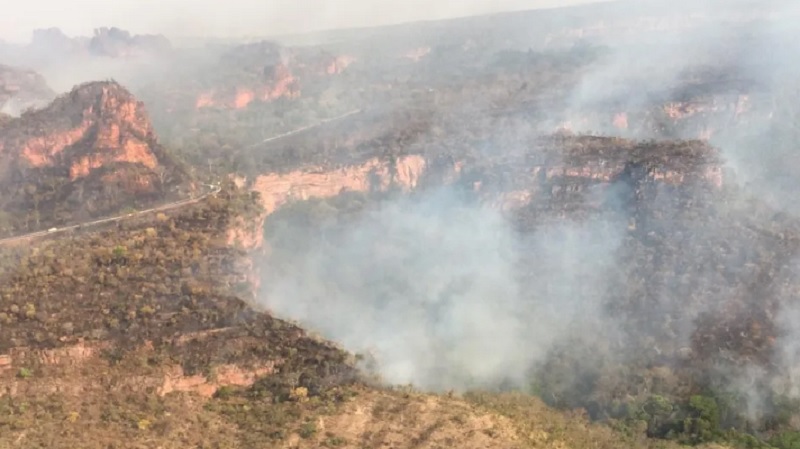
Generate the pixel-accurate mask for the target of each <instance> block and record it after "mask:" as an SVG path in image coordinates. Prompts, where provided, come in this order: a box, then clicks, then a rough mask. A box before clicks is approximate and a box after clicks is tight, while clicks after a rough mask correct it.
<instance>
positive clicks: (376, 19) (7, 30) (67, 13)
mask: <svg viewBox="0 0 800 449" xmlns="http://www.w3.org/2000/svg"><path fill="white" fill-rule="evenodd" d="M593 1H597V0H3V2H4V3H6V2H8V3H9V4H8V5H7V6H4V7H3V14H2V15H1V16H0V39H4V40H10V41H19V42H25V41H28V40H29V39H30V35H31V31H32V30H33V29H34V28H47V27H53V26H56V27H59V28H61V29H62V30H63V31H64V32H65V33H67V34H68V35H78V34H81V35H90V34H91V31H92V29H94V28H96V27H100V26H118V27H120V28H125V29H128V30H130V31H132V32H134V33H163V34H167V35H172V36H181V35H183V36H186V35H194V36H197V35H203V36H241V35H261V36H264V35H274V34H287V33H294V32H305V31H314V30H320V29H330V28H340V27H358V26H369V25H381V24H388V23H399V22H406V21H412V20H425V19H441V18H446V17H456V16H465V15H472V14H482V13H488V12H496V11H504V10H514V9H533V8H548V7H555V6H566V5H575V4H580V3H590V2H593Z"/></svg>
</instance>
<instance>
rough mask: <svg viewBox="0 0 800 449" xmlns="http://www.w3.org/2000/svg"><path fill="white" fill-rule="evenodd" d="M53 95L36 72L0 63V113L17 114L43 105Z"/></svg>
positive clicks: (51, 98) (53, 96) (54, 94)
mask: <svg viewBox="0 0 800 449" xmlns="http://www.w3.org/2000/svg"><path fill="white" fill-rule="evenodd" d="M55 96H56V93H55V92H53V91H52V90H51V89H50V88H49V87H48V86H47V82H46V81H45V79H44V77H42V76H41V75H39V74H38V73H36V72H34V71H32V70H23V69H19V68H14V67H9V66H6V65H2V64H0V113H5V114H10V115H18V114H19V113H21V112H22V111H24V110H26V109H28V108H37V107H42V106H45V105H46V104H47V103H49V102H50V101H52V100H53V98H55ZM1 124H2V123H0V125H1Z"/></svg>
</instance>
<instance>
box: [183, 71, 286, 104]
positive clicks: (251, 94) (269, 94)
mask: <svg viewBox="0 0 800 449" xmlns="http://www.w3.org/2000/svg"><path fill="white" fill-rule="evenodd" d="M299 96H300V88H299V85H298V82H297V78H296V77H295V76H294V75H293V74H292V72H291V71H290V70H289V68H288V67H287V66H285V65H283V64H278V65H277V66H275V67H274V68H273V69H272V73H271V75H270V76H268V77H267V78H266V79H264V80H260V81H256V82H253V83H249V84H248V85H243V86H237V87H234V88H232V89H213V90H210V91H207V92H202V93H200V94H199V95H198V96H197V100H196V101H195V107H196V108H197V109H201V108H212V107H217V108H223V109H243V108H246V107H247V106H249V105H250V103H252V102H254V101H260V102H270V101H274V100H277V99H279V98H297V97H299Z"/></svg>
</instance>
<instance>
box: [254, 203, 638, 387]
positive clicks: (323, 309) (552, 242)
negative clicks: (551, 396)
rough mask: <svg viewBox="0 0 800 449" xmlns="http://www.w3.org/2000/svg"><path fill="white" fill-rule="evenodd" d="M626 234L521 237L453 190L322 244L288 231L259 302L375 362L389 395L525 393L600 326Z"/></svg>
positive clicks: (360, 223)
mask: <svg viewBox="0 0 800 449" xmlns="http://www.w3.org/2000/svg"><path fill="white" fill-rule="evenodd" d="M620 225H621V223H618V222H613V223H612V222H611V221H607V220H597V221H593V222H588V223H582V224H578V223H574V224H559V225H557V226H552V227H544V228H542V229H540V230H538V231H537V232H536V233H534V234H532V235H530V234H529V235H520V234H517V233H516V232H514V230H513V229H512V227H511V225H510V224H509V223H508V222H507V221H506V219H505V218H504V217H503V216H502V215H501V213H500V212H498V211H497V210H494V209H490V208H488V207H483V206H479V205H477V204H476V203H474V202H469V201H465V200H463V199H462V198H461V197H459V196H458V195H456V194H454V193H453V191H451V190H449V189H444V190H439V191H437V192H435V193H424V194H421V195H420V196H414V197H411V198H402V199H395V200H391V201H386V202H382V203H380V204H379V205H377V206H376V207H375V208H370V209H368V210H367V211H366V212H364V213H363V215H362V216H360V217H359V218H358V219H357V220H355V222H354V223H344V224H341V225H338V226H332V227H330V228H326V229H325V230H323V231H322V232H323V235H322V236H321V237H320V238H319V239H317V240H316V241H312V242H309V241H307V240H306V239H307V238H308V235H307V234H302V233H301V234H299V235H292V233H291V232H290V230H289V228H284V229H283V230H282V231H278V232H276V233H275V234H273V235H272V238H271V240H272V241H275V242H279V243H277V244H278V245H280V247H281V248H286V250H285V251H281V250H280V249H278V250H276V251H274V253H273V254H272V255H271V256H270V262H269V263H268V264H267V267H266V270H265V278H264V280H263V284H264V285H265V291H264V294H263V301H264V303H265V305H266V306H267V307H268V308H269V309H271V310H272V311H273V312H274V313H276V314H277V315H278V316H283V317H288V318H292V319H296V320H298V321H300V322H301V323H302V324H303V325H305V326H307V327H309V328H311V329H315V330H318V331H319V332H321V333H322V334H323V335H324V336H325V337H327V338H330V339H333V340H335V341H338V342H341V343H342V344H344V345H345V347H347V348H349V349H351V350H354V351H361V352H368V353H371V354H372V355H373V356H374V357H375V359H376V361H377V364H378V366H379V369H380V373H381V374H382V376H383V378H384V380H386V381H387V382H390V383H393V384H406V383H412V384H414V385H416V386H418V387H422V388H426V389H434V390H440V389H450V388H467V387H476V386H478V387H480V386H482V387H487V386H497V385H500V384H504V383H505V384H510V385H514V386H523V385H524V384H525V382H527V381H529V380H530V379H529V378H528V377H526V376H527V375H528V374H529V372H530V369H532V368H535V367H536V365H537V363H539V362H542V361H543V360H544V358H545V357H546V355H547V353H548V351H549V350H550V349H551V347H552V345H553V343H554V342H555V341H557V340H559V339H561V338H562V337H563V336H564V335H565V334H566V333H567V332H570V331H577V329H578V327H577V326H580V327H583V328H584V329H585V326H587V325H589V324H590V323H591V322H595V321H597V320H599V319H601V318H600V317H603V316H604V315H603V312H602V310H601V305H602V300H603V295H604V290H605V289H604V278H605V277H606V273H607V270H608V269H609V268H610V267H611V266H612V265H613V262H614V255H615V251H616V248H617V246H618V245H619V243H620V240H621V235H622V234H621V232H620V228H621V226H620ZM623 226H624V225H623ZM301 239H302V241H301ZM523 258H524V259H525V263H524V264H521V261H522V259H523ZM522 266H524V267H525V268H524V272H523V270H521V268H520V267H522ZM523 279H524V280H523Z"/></svg>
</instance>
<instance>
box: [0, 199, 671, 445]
mask: <svg viewBox="0 0 800 449" xmlns="http://www.w3.org/2000/svg"><path fill="white" fill-rule="evenodd" d="M256 200H257V198H256V197H253V196H251V195H247V194H244V193H243V192H237V191H236V190H235V189H234V188H233V187H229V188H227V189H226V190H224V191H223V192H222V193H221V194H220V195H219V196H218V197H217V198H210V199H208V200H207V201H205V202H203V203H202V204H199V205H197V206H193V207H192V208H191V209H187V210H183V211H181V212H178V213H175V214H170V215H162V216H159V217H158V218H157V219H156V221H154V222H153V221H150V220H137V221H134V222H130V223H127V224H125V225H124V226H122V227H121V228H116V229H106V230H102V231H101V232H98V233H93V234H84V235H82V234H75V235H73V236H71V237H69V238H67V239H59V240H45V241H41V242H38V243H35V244H33V245H31V246H28V247H18V248H10V247H4V248H2V249H0V250H2V253H1V254H2V274H0V276H1V277H2V281H3V284H2V291H0V389H1V390H2V391H3V395H2V396H0V412H2V413H0V445H3V446H9V447H13V446H14V445H18V446H22V447H48V448H53V449H59V448H69V447H74V446H75V445H76V444H80V445H82V447H86V448H95V447H96V448H108V447H117V448H140V447H141V448H145V447H152V445H153V444H158V445H159V446H160V447H165V448H173V447H174V448H179V447H187V446H189V447H220V448H234V447H296V448H312V447H342V448H378V447H386V446H392V447H408V448H411V447H422V448H435V447H464V448H476V449H477V448H498V449H500V448H503V449H506V448H520V449H523V448H537V447H552V448H575V449H580V448H584V447H587V444H591V445H592V446H593V447H600V448H621V447H633V448H649V447H662V448H663V447H668V448H669V447H673V446H672V445H671V444H667V445H663V444H662V445H658V446H656V445H654V444H653V443H652V442H648V441H647V440H645V439H644V435H643V434H642V433H639V432H632V433H629V434H628V435H625V434H622V433H618V432H616V431H612V430H610V429H608V428H605V427H602V426H599V425H597V424H590V423H589V422H588V421H587V419H586V417H585V416H582V415H581V414H580V413H574V414H562V413H559V412H554V411H552V410H550V409H548V408H547V407H546V406H544V405H543V404H542V403H541V401H539V400H538V399H536V398H533V397H530V396H527V395H520V394H504V395H497V394H494V393H492V394H488V393H477V392H476V393H471V394H468V395H465V396H450V395H447V396H446V395H442V396H437V395H431V394H423V393H419V392H415V391H414V390H413V389H405V388H398V389H387V388H384V387H376V386H375V384H374V381H373V380H372V379H371V378H370V377H369V376H367V375H366V374H359V373H357V372H356V370H355V368H356V364H357V363H359V362H358V361H359V360H363V358H362V357H360V356H353V355H351V354H348V353H346V352H344V351H343V350H341V349H339V348H338V347H336V346H334V345H332V344H330V343H326V342H324V341H322V340H320V339H319V338H317V337H313V336H311V335H309V333H308V332H306V331H304V330H302V329H300V328H298V327H297V326H296V325H294V324H292V323H288V322H285V321H282V320H279V319H277V318H275V317H273V316H271V315H269V314H267V313H264V312H260V311H255V310H253V309H251V308H250V307H249V306H248V305H247V304H246V303H245V302H244V301H242V300H241V299H237V296H238V297H240V298H251V296H250V295H251V292H250V288H251V287H252V286H251V285H250V284H249V282H248V281H247V273H248V270H249V269H250V268H248V267H249V266H250V265H249V262H248V259H247V258H246V257H245V256H246V253H245V252H243V251H241V250H237V249H235V248H233V247H231V246H230V243H231V242H230V241H229V232H228V231H229V230H230V229H231V227H232V226H237V217H244V218H247V217H251V216H252V214H258V213H259V211H258V209H259V206H258V203H257V201H256ZM243 274H244V276H243ZM367 373H368V371H367ZM34 423H35V425H34Z"/></svg>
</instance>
